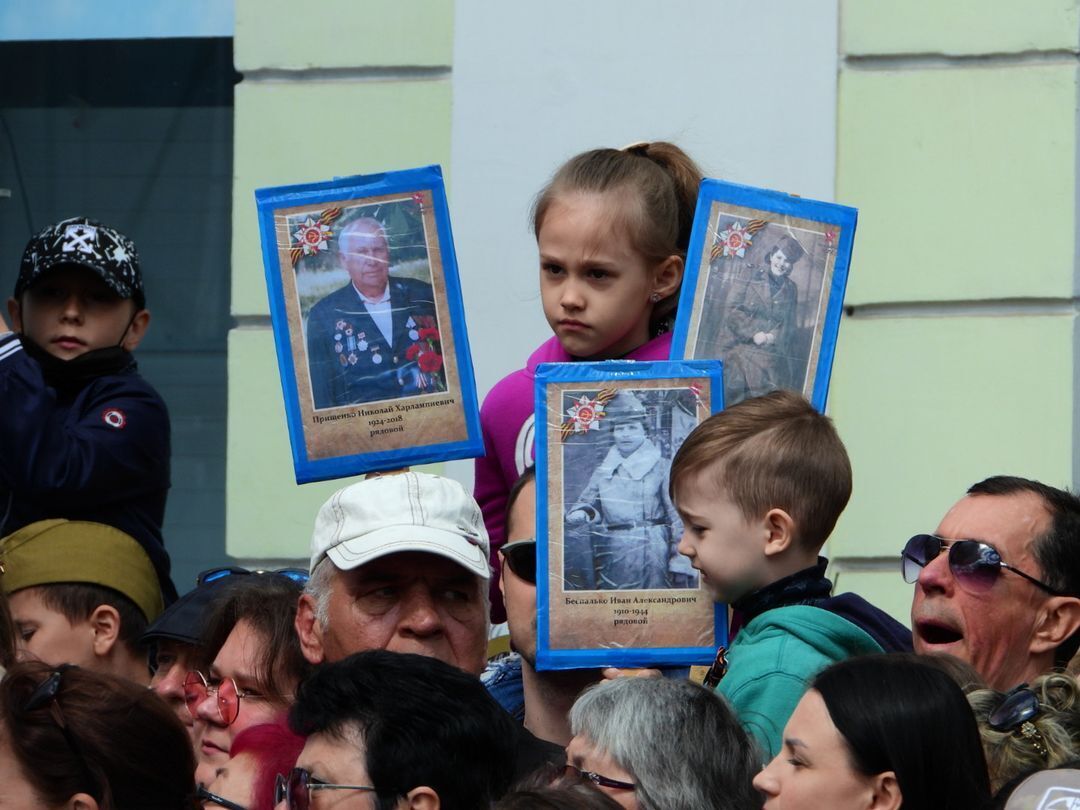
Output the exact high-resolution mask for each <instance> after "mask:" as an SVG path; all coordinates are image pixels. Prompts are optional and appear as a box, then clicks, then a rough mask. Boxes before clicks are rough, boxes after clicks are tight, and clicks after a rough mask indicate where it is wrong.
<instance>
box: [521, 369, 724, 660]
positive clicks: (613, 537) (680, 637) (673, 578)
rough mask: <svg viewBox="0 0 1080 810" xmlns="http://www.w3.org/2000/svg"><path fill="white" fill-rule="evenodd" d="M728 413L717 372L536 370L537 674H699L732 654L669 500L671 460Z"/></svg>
mask: <svg viewBox="0 0 1080 810" xmlns="http://www.w3.org/2000/svg"><path fill="white" fill-rule="evenodd" d="M722 404H723V383H722V374H721V365H720V363H719V362H717V361H684V362H667V361H664V362H633V361H620V360H614V361H608V362H604V363H548V364H544V365H541V366H540V367H539V368H538V369H537V373H536V424H537V431H536V465H537V466H536V472H537V490H536V491H537V496H536V497H537V505H536V519H537V528H536V536H537V539H538V542H537V570H538V576H537V607H538V610H537V665H538V666H539V668H541V669H565V668H577V667H597V666H661V665H672V666H683V665H690V664H703V663H709V662H710V661H712V659H713V656H714V654H715V652H716V648H717V646H719V645H720V644H723V643H725V641H726V619H727V613H726V610H721V609H719V608H717V606H716V605H715V604H714V603H713V601H712V599H711V597H710V595H709V592H708V590H706V589H705V588H703V587H702V584H701V582H700V581H699V579H698V574H697V571H696V570H694V568H693V567H691V565H690V561H689V559H688V558H686V557H684V556H682V555H681V554H679V553H678V551H677V546H678V543H679V540H680V538H681V537H682V523H681V521H680V519H679V515H678V513H677V512H676V510H675V507H674V505H673V504H672V502H671V498H670V496H669V494H668V480H669V475H670V471H671V459H672V457H673V456H674V455H675V453H676V451H677V450H678V449H679V447H680V446H681V445H682V443H683V441H684V440H685V439H686V437H687V436H688V435H689V434H690V431H692V430H693V429H694V428H695V427H696V426H697V425H698V424H700V423H701V421H702V420H704V419H705V418H707V417H708V416H709V415H710V414H712V413H713V412H714V411H717V410H719V409H720V408H721V407H722ZM541 425H542V426H543V428H542V429H541V427H540V426H541Z"/></svg>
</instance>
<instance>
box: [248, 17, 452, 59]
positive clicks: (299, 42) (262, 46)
mask: <svg viewBox="0 0 1080 810" xmlns="http://www.w3.org/2000/svg"><path fill="white" fill-rule="evenodd" d="M453 21H454V4H453V3H452V2H447V0H407V2H390V3H386V2H380V3H373V2H364V1H363V0H360V2H357V1H356V0H322V2H319V3H308V4H304V5H301V4H298V3H295V2H283V0H236V39H235V55H234V61H235V63H236V69H237V70H240V71H245V70H256V69H260V68H277V69H285V70H296V69H304V68H341V67H371V66H376V67H385V66H400V65H409V66H433V65H449V64H450V62H451V57H452V54H453V41H454V27H453Z"/></svg>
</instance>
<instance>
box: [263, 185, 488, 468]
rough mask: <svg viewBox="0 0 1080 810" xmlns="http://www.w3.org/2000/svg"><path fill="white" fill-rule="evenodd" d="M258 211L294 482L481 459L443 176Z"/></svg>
mask: <svg viewBox="0 0 1080 810" xmlns="http://www.w3.org/2000/svg"><path fill="white" fill-rule="evenodd" d="M255 199H256V202H257V205H258V209H259V225H260V233H261V238H262V248H263V263H264V268H265V271H266V282H267V291H268V295H269V299H270V314H271V319H272V322H273V327H274V340H275V346H276V348H277V355H278V366H279V371H280V376H281V384H282V391H283V393H284V397H285V410H286V415H287V418H288V424H289V437H290V441H291V444H292V451H293V466H294V470H295V473H296V479H297V481H298V482H300V483H304V482H306V481H315V480H322V479H326V478H337V477H340V476H344V475H352V474H355V473H360V472H368V471H374V470H387V469H398V468H401V467H405V466H409V465H411V464H419V463H425V462H431V461H442V460H446V459H451V458H467V457H471V456H476V455H480V454H481V453H482V452H483V441H482V439H481V436H480V427H479V411H478V409H477V399H476V388H475V383H474V378H473V371H472V361H471V358H470V355H469V342H468V336H467V334H466V326H465V318H464V308H463V306H462V301H461V286H460V283H459V280H458V274H457V264H456V261H455V257H454V247H453V238H452V235H451V232H450V217H449V212H448V209H447V204H446V195H445V191H444V188H443V181H442V173H441V171H440V169H439V167H438V166H429V167H426V168H421V169H411V170H407V171H399V172H388V173H385V174H378V175H369V176H360V177H347V178H339V179H336V180H333V181H328V182H321V183H310V184H306V185H297V186H283V187H277V188H265V189H259V190H258V191H256V192H255Z"/></svg>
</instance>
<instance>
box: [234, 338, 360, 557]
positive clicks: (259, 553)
mask: <svg viewBox="0 0 1080 810" xmlns="http://www.w3.org/2000/svg"><path fill="white" fill-rule="evenodd" d="M278 380H279V378H278V369H277V358H276V356H275V354H274V338H273V334H272V333H271V331H270V330H269V329H259V330H255V329H239V330H238V329H234V330H233V331H232V332H230V333H229V427H228V430H229V433H228V436H229V439H228V448H227V449H228V454H227V459H228V461H227V468H226V500H225V503H226V511H225V522H226V550H227V551H228V553H229V554H231V555H233V556H234V557H249V558H250V557H254V558H264V557H265V558H274V557H286V558H298V557H306V556H307V555H308V553H309V551H308V548H309V544H310V542H311V528H312V526H313V525H314V524H315V513H316V512H317V511H318V509H319V507H320V506H321V505H322V503H323V502H324V501H325V500H326V499H327V498H329V497H330V495H332V494H333V493H334V491H335V490H337V489H338V488H339V487H342V486H345V484H347V483H348V480H338V481H324V482H320V483H315V484H304V485H303V486H299V485H298V484H297V483H296V478H295V477H294V476H293V467H292V451H291V450H290V449H289V435H288V431H287V429H286V427H285V406H284V403H283V401H282V397H281V384H280V383H279V382H278ZM349 480H351V479H349Z"/></svg>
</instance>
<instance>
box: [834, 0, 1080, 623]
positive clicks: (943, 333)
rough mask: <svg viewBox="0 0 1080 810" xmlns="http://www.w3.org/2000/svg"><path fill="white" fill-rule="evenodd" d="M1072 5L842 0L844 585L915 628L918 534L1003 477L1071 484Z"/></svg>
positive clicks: (840, 531) (838, 571)
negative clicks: (907, 552)
mask: <svg viewBox="0 0 1080 810" xmlns="http://www.w3.org/2000/svg"><path fill="white" fill-rule="evenodd" d="M1078 31H1080V15H1078V10H1077V3H1076V2H1071V1H1070V2H1050V0H1023V1H1021V0H995V1H994V2H986V1H985V0H982V1H981V2H979V1H977V0H950V2H948V3H941V2H936V1H935V0H907V2H895V0H890V2H877V1H876V0H844V2H842V4H841V14H840V44H841V62H840V75H839V102H838V106H839V109H838V120H837V183H836V185H837V188H836V197H837V200H839V201H842V202H844V203H847V204H849V205H854V206H857V207H858V208H859V210H860V213H859V227H858V235H857V237H856V245H855V255H854V269H853V271H852V276H851V282H850V284H849V287H848V295H847V304H848V317H846V318H845V320H844V323H843V324H842V326H841V330H840V341H839V346H838V349H837V359H836V367H835V370H834V384H833V389H832V395H831V398H830V410H831V413H832V415H833V416H834V418H835V420H836V423H837V425H838V427H839V429H840V431H841V434H842V435H843V438H844V440H845V442H846V443H847V445H848V449H849V450H850V453H851V456H852V463H853V466H854V473H855V492H854V495H853V498H852V502H851V505H850V506H849V508H848V510H847V512H846V513H845V515H844V517H843V518H842V519H841V522H840V525H839V526H838V528H837V532H836V534H835V535H834V539H833V541H832V543H831V546H830V552H831V555H832V559H833V573H834V574H835V575H838V577H839V582H838V585H839V589H840V590H854V591H858V592H860V593H862V594H863V595H865V596H867V597H868V598H870V599H872V600H874V601H876V602H878V603H879V604H881V605H882V606H883V607H886V608H887V609H889V610H890V611H891V612H892V613H894V615H896V616H897V617H898V618H901V619H903V620H905V621H907V618H908V615H907V614H908V610H909V608H910V603H911V592H912V586H910V585H905V584H904V583H903V581H902V580H901V579H900V576H899V573H898V568H899V565H898V561H897V560H898V553H899V551H900V548H901V547H902V546H903V544H904V542H905V541H906V539H907V538H908V537H909V536H910V535H912V534H915V533H917V532H922V531H932V530H933V529H934V528H935V527H936V526H937V523H938V521H939V520H940V519H941V517H942V516H943V515H944V514H945V512H946V511H947V509H948V508H949V506H950V505H951V504H952V503H953V502H955V501H956V500H957V499H959V498H960V497H961V496H962V495H963V493H964V490H965V489H966V488H967V487H968V486H969V485H971V484H972V483H974V482H976V481H978V480H981V479H982V478H985V477H987V476H990V475H995V474H1015V475H1022V476H1026V477H1031V478H1037V479H1039V480H1041V481H1044V482H1046V483H1048V484H1052V485H1055V486H1071V485H1072V483H1073V481H1074V478H1075V475H1076V463H1077V462H1076V458H1077V454H1076V430H1075V425H1076V417H1075V413H1076V402H1075V401H1076V395H1075V392H1076V369H1077V357H1078V355H1077V350H1076V346H1077V339H1076V297H1075V296H1076V290H1077V284H1076V278H1077V260H1076V256H1077V249H1076V232H1077V229H1076V214H1077V212H1076V199H1077V160H1076V157H1077V51H1078Z"/></svg>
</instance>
